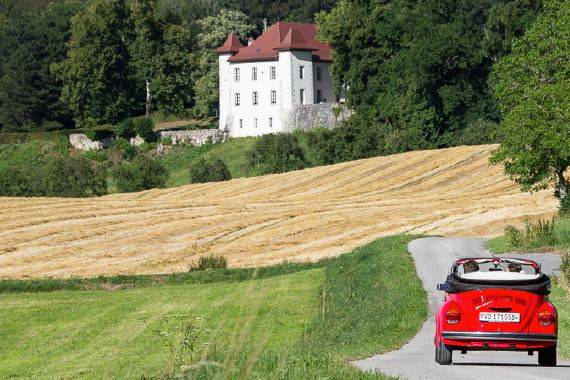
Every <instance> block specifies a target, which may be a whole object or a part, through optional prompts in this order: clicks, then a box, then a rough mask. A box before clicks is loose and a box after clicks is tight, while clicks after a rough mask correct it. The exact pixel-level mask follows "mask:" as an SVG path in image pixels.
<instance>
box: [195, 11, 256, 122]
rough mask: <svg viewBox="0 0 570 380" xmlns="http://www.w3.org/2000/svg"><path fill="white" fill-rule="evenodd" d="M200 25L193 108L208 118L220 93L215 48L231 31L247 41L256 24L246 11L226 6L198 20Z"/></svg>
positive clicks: (197, 113)
mask: <svg viewBox="0 0 570 380" xmlns="http://www.w3.org/2000/svg"><path fill="white" fill-rule="evenodd" d="M197 24H198V28H199V33H198V38H197V44H198V48H199V53H198V56H197V69H196V71H195V73H194V75H195V77H196V84H195V91H196V105H195V107H194V111H195V113H196V115H197V116H201V117H206V116H211V114H212V111H213V110H214V109H215V106H216V103H217V101H218V96H219V95H218V92H219V89H218V86H219V83H218V79H219V78H218V77H219V73H218V55H217V54H216V52H215V49H216V48H218V47H220V46H221V45H222V44H223V43H224V41H225V40H226V38H227V37H228V32H230V31H231V32H233V33H235V34H236V35H237V36H238V37H239V38H241V39H242V40H245V39H246V37H247V36H248V35H251V33H252V32H253V30H254V28H255V26H254V25H252V24H251V23H249V20H248V17H247V16H246V15H245V14H243V13H241V12H238V11H232V10H224V9H222V10H221V11H220V12H219V13H217V14H216V15H212V16H209V17H206V18H204V19H202V20H198V22H197Z"/></svg>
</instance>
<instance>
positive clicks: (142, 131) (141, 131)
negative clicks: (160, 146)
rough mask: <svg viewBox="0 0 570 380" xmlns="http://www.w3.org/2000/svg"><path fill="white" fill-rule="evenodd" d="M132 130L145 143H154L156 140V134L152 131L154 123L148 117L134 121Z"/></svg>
mask: <svg viewBox="0 0 570 380" xmlns="http://www.w3.org/2000/svg"><path fill="white" fill-rule="evenodd" d="M134 130H135V133H136V134H137V135H139V136H140V137H141V138H142V139H143V140H144V141H145V142H147V143H152V142H156V140H157V134H156V132H155V131H154V121H152V119H151V118H149V117H142V118H140V119H135V121H134Z"/></svg>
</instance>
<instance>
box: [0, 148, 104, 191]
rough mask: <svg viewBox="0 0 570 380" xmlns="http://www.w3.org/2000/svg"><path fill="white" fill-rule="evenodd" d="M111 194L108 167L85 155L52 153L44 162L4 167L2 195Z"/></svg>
mask: <svg viewBox="0 0 570 380" xmlns="http://www.w3.org/2000/svg"><path fill="white" fill-rule="evenodd" d="M104 194H107V180H106V170H105V169H104V168H103V167H101V166H96V165H93V164H92V163H91V162H90V161H89V160H88V159H87V158H85V157H83V156H67V157H66V156H63V157H51V158H48V159H46V161H45V162H43V163H41V164H39V165H38V164H19V165H14V166H11V167H6V168H1V169H0V195H4V196H24V197H32V196H49V197H89V196H98V195H104Z"/></svg>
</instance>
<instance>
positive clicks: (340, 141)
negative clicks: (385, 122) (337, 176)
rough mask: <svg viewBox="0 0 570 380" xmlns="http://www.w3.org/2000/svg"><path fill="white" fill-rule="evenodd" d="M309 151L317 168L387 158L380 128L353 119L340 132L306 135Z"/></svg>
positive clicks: (365, 121) (328, 130)
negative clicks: (383, 155) (382, 156)
mask: <svg viewBox="0 0 570 380" xmlns="http://www.w3.org/2000/svg"><path fill="white" fill-rule="evenodd" d="M307 135H308V149H309V150H310V151H311V154H310V155H311V157H314V158H315V162H314V164H315V165H329V164H335V163H339V162H345V161H352V160H359V159H362V158H369V157H375V156H379V155H382V154H384V153H385V152H384V150H383V141H384V138H383V136H384V131H383V129H382V128H381V126H380V125H378V124H376V123H374V122H371V121H368V120H366V119H364V118H361V117H358V116H356V115H355V116H353V117H351V118H350V119H348V120H346V121H344V122H343V123H342V125H341V126H340V127H339V128H335V129H318V130H314V131H311V132H308V133H307Z"/></svg>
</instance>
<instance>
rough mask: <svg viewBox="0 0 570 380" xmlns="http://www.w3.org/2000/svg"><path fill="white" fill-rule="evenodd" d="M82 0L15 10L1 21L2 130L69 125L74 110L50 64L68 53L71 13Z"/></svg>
mask: <svg viewBox="0 0 570 380" xmlns="http://www.w3.org/2000/svg"><path fill="white" fill-rule="evenodd" d="M80 7H81V6H80V4H79V2H78V1H70V2H66V3H63V4H52V5H51V6H50V7H49V8H46V9H43V10H40V11H35V12H30V13H23V14H22V13H19V12H16V13H15V14H13V15H12V16H11V17H10V19H9V22H4V23H1V22H0V128H1V130H2V131H16V130H18V131H27V130H32V129H37V128H40V127H43V129H44V130H49V129H58V128H62V126H64V125H65V126H70V125H71V122H72V120H71V118H70V116H71V115H70V113H69V111H68V110H67V109H66V107H65V106H64V104H63V103H62V102H60V100H59V98H60V95H61V86H62V85H61V83H60V82H59V81H58V80H57V79H56V78H55V77H54V76H53V75H52V74H51V71H50V66H51V65H52V64H54V63H56V62H59V61H61V60H62V59H64V58H65V55H66V51H67V49H66V46H65V43H66V41H67V40H68V39H69V36H70V30H69V28H70V17H71V15H73V14H75V13H76V12H77V11H78V10H79V9H80Z"/></svg>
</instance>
